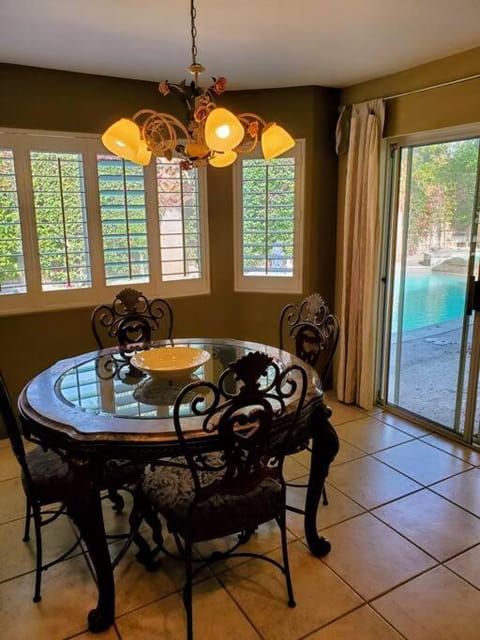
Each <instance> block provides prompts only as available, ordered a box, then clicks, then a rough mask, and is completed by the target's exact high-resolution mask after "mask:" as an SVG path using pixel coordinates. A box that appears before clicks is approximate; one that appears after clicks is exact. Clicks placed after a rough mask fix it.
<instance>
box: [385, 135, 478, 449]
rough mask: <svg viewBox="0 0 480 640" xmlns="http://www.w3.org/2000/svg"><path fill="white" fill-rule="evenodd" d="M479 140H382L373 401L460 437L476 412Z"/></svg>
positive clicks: (467, 435) (471, 430) (468, 431)
mask: <svg viewBox="0 0 480 640" xmlns="http://www.w3.org/2000/svg"><path fill="white" fill-rule="evenodd" d="M479 141H480V137H472V138H468V139H462V140H449V141H447V142H433V143H429V144H414V145H412V144H401V143H400V144H394V145H392V147H391V149H390V151H391V153H390V160H389V171H388V175H389V176H390V178H389V180H390V185H389V198H388V200H389V202H388V216H387V217H388V220H389V224H388V226H387V228H388V233H387V234H386V235H387V246H388V251H387V252H386V255H387V259H386V261H385V273H384V277H383V279H382V280H383V282H384V284H385V297H384V301H385V305H384V315H383V323H384V331H383V345H382V355H383V357H382V371H381V373H382V375H381V380H382V384H381V389H380V399H381V400H383V402H385V403H386V404H387V405H389V406H391V407H394V408H396V409H397V410H400V411H404V412H406V413H408V414H415V415H416V416H418V417H420V418H421V419H423V420H425V421H429V422H432V423H435V424H437V425H439V426H442V427H444V428H446V429H449V430H451V431H452V432H456V433H457V434H460V435H461V436H462V437H463V438H464V439H466V440H468V441H469V442H471V441H472V440H474V439H475V437H478V424H479V417H480V403H479V402H477V401H476V400H477V393H478V358H477V356H478V353H479V336H478V334H480V331H479V329H478V328H477V329H476V330H475V326H476V323H478V322H480V321H479V320H476V315H477V312H476V311H475V307H479V308H480V295H476V292H477V291H478V285H477V284H476V283H475V279H476V278H478V277H479V273H478V271H479V258H480V248H479V246H478V241H477V232H478V222H479V220H478V216H479V214H480V207H479V193H478V191H479ZM479 293H480V292H479Z"/></svg>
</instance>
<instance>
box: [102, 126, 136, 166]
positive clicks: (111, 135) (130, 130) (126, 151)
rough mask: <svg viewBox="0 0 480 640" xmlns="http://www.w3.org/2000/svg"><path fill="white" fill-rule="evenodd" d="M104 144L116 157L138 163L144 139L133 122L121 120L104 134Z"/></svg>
mask: <svg viewBox="0 0 480 640" xmlns="http://www.w3.org/2000/svg"><path fill="white" fill-rule="evenodd" d="M102 142H103V144H104V145H105V146H106V147H107V149H108V150H109V151H111V152H112V153H114V154H115V155H116V156H119V157H120V158H123V159H124V160H131V161H132V162H138V160H137V157H138V155H139V152H140V151H141V146H140V145H141V143H142V139H141V136H140V129H139V128H138V126H137V125H136V124H135V122H133V120H129V119H128V118H121V119H120V120H117V122H114V123H113V124H112V125H111V126H110V127H108V129H107V130H106V131H105V133H104V134H103V136H102Z"/></svg>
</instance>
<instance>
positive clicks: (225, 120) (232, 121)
mask: <svg viewBox="0 0 480 640" xmlns="http://www.w3.org/2000/svg"><path fill="white" fill-rule="evenodd" d="M243 136H244V129H243V126H242V123H241V122H240V120H239V119H238V118H237V116H235V115H234V114H233V113H231V111H228V110H227V109H223V108H222V107H218V108H216V109H213V111H211V112H210V113H209V115H208V118H207V119H206V121H205V142H206V143H207V146H208V147H209V148H210V149H213V150H214V151H231V150H232V149H233V148H234V147H236V146H237V145H239V144H240V142H241V141H242V140H243Z"/></svg>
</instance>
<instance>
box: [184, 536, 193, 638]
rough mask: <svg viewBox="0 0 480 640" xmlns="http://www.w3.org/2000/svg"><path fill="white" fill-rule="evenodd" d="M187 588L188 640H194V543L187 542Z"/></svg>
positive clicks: (185, 599)
mask: <svg viewBox="0 0 480 640" xmlns="http://www.w3.org/2000/svg"><path fill="white" fill-rule="evenodd" d="M184 551H185V586H184V588H183V604H184V606H185V613H186V616H187V640H193V607H192V580H193V575H192V542H191V541H190V540H185V549H184Z"/></svg>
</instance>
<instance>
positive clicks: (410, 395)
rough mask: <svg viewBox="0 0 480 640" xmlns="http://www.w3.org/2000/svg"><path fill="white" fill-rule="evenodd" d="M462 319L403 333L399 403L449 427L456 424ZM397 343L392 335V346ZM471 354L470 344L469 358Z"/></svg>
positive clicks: (392, 347) (393, 347)
mask: <svg viewBox="0 0 480 640" xmlns="http://www.w3.org/2000/svg"><path fill="white" fill-rule="evenodd" d="M461 322H462V320H460V321H459V320H458V319H457V320H450V321H448V322H444V323H440V324H436V325H432V326H429V327H424V328H422V329H413V330H411V331H407V332H405V333H404V334H403V336H402V338H403V339H402V349H401V369H402V376H401V383H400V386H399V399H398V405H399V406H402V407H404V408H406V409H409V410H410V411H413V412H414V413H417V414H419V415H423V416H425V417H427V418H429V419H431V420H434V421H435V422H439V423H440V424H445V425H446V426H449V427H452V426H453V420H454V412H455V403H456V388H457V385H458V373H459V358H460V347H461V336H462V327H461ZM396 344H397V343H396V339H395V336H392V340H391V350H392V349H395V347H396ZM392 355H393V354H392ZM469 355H470V349H469V348H468V349H467V359H468V358H469ZM465 384H466V380H465V381H464V385H463V386H464V387H465ZM390 397H392V394H391V393H390Z"/></svg>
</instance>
